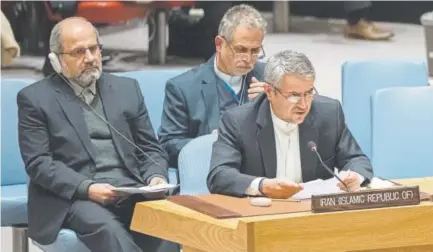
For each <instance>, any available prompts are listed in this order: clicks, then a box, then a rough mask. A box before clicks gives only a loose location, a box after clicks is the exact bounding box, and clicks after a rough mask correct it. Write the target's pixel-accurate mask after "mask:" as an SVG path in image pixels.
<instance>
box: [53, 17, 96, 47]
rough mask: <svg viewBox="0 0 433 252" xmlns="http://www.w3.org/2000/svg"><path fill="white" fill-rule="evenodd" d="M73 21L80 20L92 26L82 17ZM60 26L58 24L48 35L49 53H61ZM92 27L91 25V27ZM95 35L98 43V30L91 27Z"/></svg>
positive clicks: (60, 23) (59, 23)
mask: <svg viewBox="0 0 433 252" xmlns="http://www.w3.org/2000/svg"><path fill="white" fill-rule="evenodd" d="M73 18H75V19H82V20H83V21H86V22H88V23H89V24H90V25H92V24H91V23H90V22H89V21H87V19H85V18H82V17H73ZM61 25H62V22H61V21H60V22H58V23H57V24H56V25H55V26H54V27H53V29H52V30H51V34H50V51H51V52H54V53H60V52H62V51H63V44H62V35H61ZM92 26H93V25H92ZM93 28H94V29H95V33H96V40H97V41H98V43H99V32H98V30H97V29H96V28H95V27H94V26H93Z"/></svg>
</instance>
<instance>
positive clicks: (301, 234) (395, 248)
mask: <svg viewBox="0 0 433 252" xmlns="http://www.w3.org/2000/svg"><path fill="white" fill-rule="evenodd" d="M398 182H400V183H402V184H405V185H419V186H420V189H421V190H422V191H425V192H429V193H433V177H429V178H422V179H407V180H399V181H398ZM131 229H132V230H134V231H137V232H141V233H146V234H149V235H153V236H156V237H160V238H163V239H166V240H170V241H174V242H177V243H180V244H183V252H203V251H209V252H240V251H245V252H259V251H260V252H261V251H263V252H273V251H275V252H284V251H289V252H297V251H302V252H305V251H321V252H324V251H332V252H340V251H370V252H379V251H380V252H403V251H404V252H408V251H411V252H415V251H416V252H428V251H433V202H422V203H421V204H420V205H417V206H403V207H393V208H380V209H368V210H358V211H346V212H334V213H323V214H313V213H311V212H307V213H305V212H304V213H295V214H280V215H268V216H258V217H248V218H237V219H224V220H218V219H214V218H212V217H209V216H207V215H204V214H201V213H198V212H196V211H194V210H191V209H188V208H185V207H182V206H179V205H177V204H175V203H172V202H169V201H166V200H161V201H154V202H144V203H139V204H137V206H136V208H135V212H134V217H133V220H132V224H131Z"/></svg>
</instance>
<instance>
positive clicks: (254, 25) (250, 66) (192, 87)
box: [158, 5, 266, 167]
mask: <svg viewBox="0 0 433 252" xmlns="http://www.w3.org/2000/svg"><path fill="white" fill-rule="evenodd" d="M265 30H266V21H265V20H264V19H263V17H262V16H261V15H260V13H259V12H258V11H257V10H256V9H254V8H253V7H250V6H248V5H237V6H234V7H232V8H230V9H229V10H228V11H227V12H226V14H224V16H223V18H222V20H221V23H220V26H219V30H218V36H216V38H215V47H216V55H215V56H214V57H211V58H210V59H209V61H208V62H207V63H204V64H202V65H200V66H197V67H195V68H193V69H191V70H189V71H187V72H186V73H183V74H181V75H179V76H177V77H175V78H173V79H171V80H169V81H168V82H167V86H166V90H165V100H164V109H163V114H162V120H161V127H160V129H159V132H158V136H159V139H160V141H161V144H162V146H163V147H164V148H165V150H166V151H167V152H168V155H169V164H170V166H171V167H177V159H178V155H179V152H180V150H181V149H182V147H183V146H184V145H185V144H186V143H188V142H189V141H190V140H191V139H193V138H196V137H198V136H201V135H206V134H209V133H211V132H213V131H215V130H216V129H217V128H218V123H219V120H220V115H221V114H223V113H224V112H225V111H226V110H229V109H231V108H234V107H237V106H240V105H241V104H243V103H245V102H247V101H248V100H250V99H252V98H253V97H255V96H256V95H257V94H258V93H261V92H263V91H264V89H263V86H264V85H265V84H264V83H263V82H260V81H262V80H263V67H264V65H263V63H259V62H257V59H260V58H262V57H263V56H264V51H263V47H262V42H263V37H264V34H265Z"/></svg>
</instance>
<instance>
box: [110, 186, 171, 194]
mask: <svg viewBox="0 0 433 252" xmlns="http://www.w3.org/2000/svg"><path fill="white" fill-rule="evenodd" d="M178 186H179V185H173V184H161V185H154V186H143V187H138V188H137V187H117V188H115V189H114V190H113V191H116V192H121V193H127V194H149V193H157V192H167V191H168V190H171V189H174V188H176V187H178Z"/></svg>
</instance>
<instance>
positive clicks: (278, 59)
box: [264, 50, 316, 88]
mask: <svg viewBox="0 0 433 252" xmlns="http://www.w3.org/2000/svg"><path fill="white" fill-rule="evenodd" d="M286 74H288V75H291V74H293V75H297V76H301V77H304V78H307V79H313V80H314V79H315V77H316V74H315V72H314V67H313V64H311V61H310V60H309V59H308V58H307V56H305V55H304V54H302V53H299V52H294V51H290V50H286V51H282V52H279V53H276V54H275V55H273V56H272V57H270V58H269V59H268V61H267V62H266V65H265V73H264V79H265V82H266V83H268V84H270V85H272V86H274V87H277V88H278V87H279V86H280V84H281V80H282V78H283V77H284V75H286Z"/></svg>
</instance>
